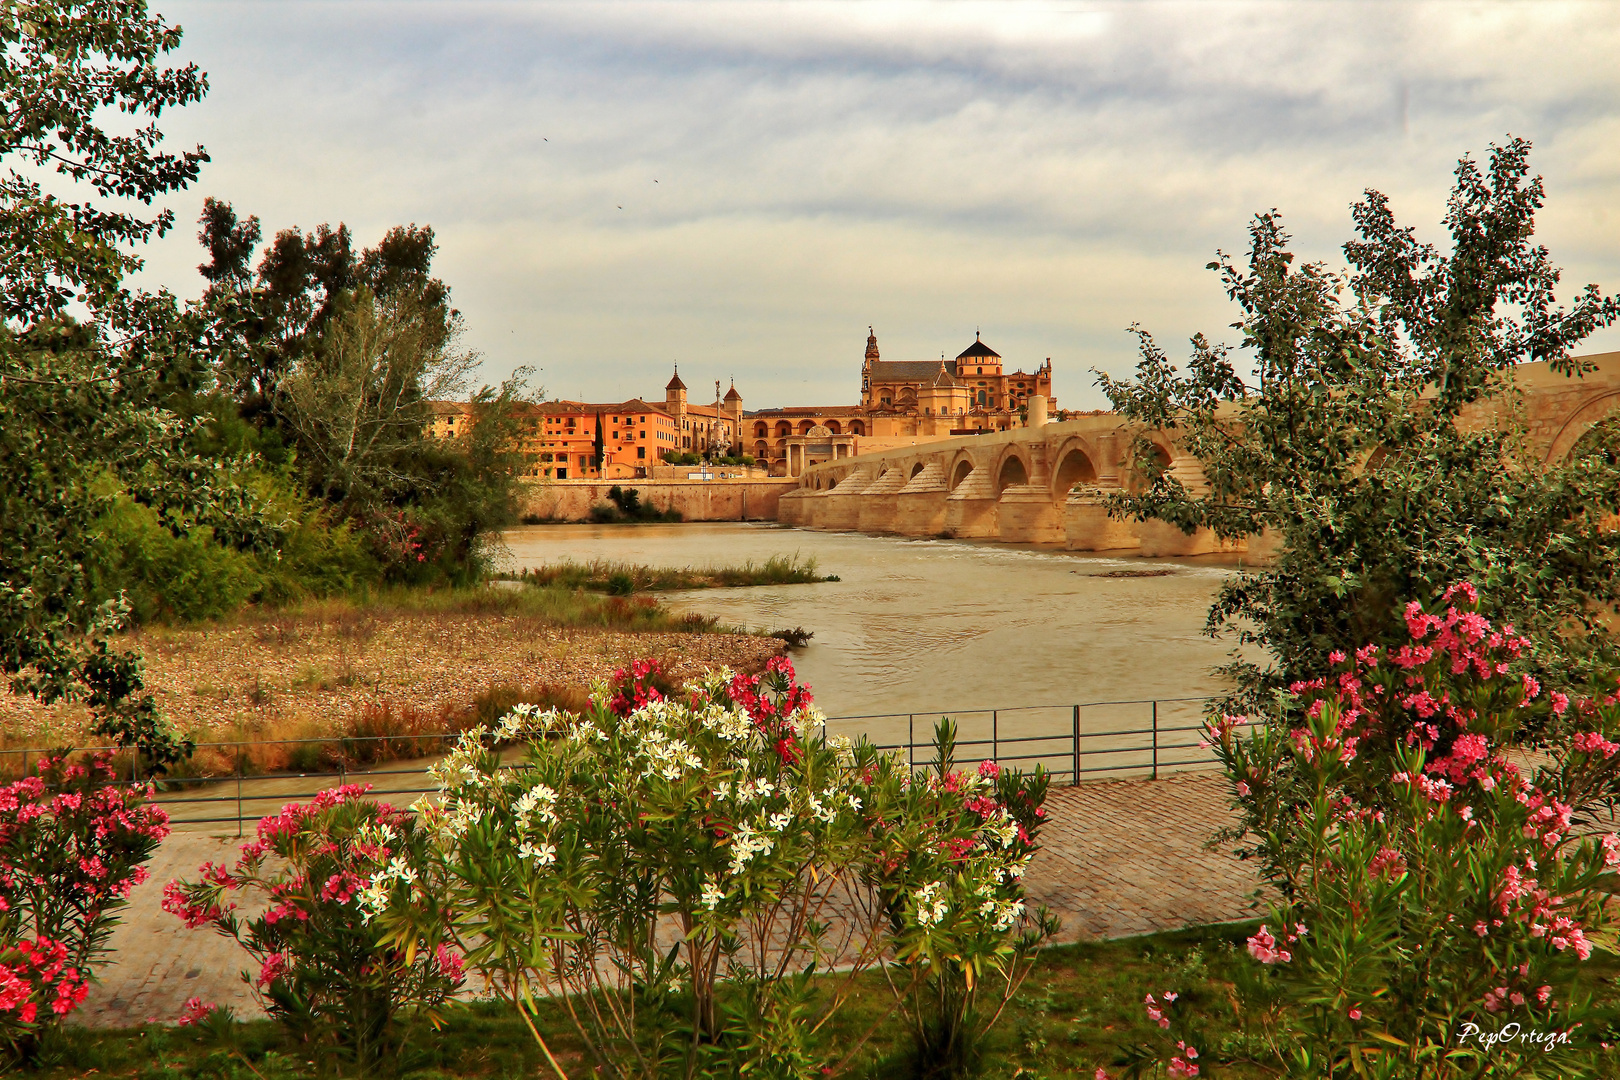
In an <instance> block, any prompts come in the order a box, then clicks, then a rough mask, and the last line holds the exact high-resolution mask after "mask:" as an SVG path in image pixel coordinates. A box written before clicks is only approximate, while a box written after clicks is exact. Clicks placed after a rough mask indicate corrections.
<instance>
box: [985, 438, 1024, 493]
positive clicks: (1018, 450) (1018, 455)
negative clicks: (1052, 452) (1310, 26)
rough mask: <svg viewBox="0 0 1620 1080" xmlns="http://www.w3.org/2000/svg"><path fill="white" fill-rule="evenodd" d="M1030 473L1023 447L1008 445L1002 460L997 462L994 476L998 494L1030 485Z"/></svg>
mask: <svg viewBox="0 0 1620 1080" xmlns="http://www.w3.org/2000/svg"><path fill="white" fill-rule="evenodd" d="M1030 471H1031V470H1030V466H1029V462H1028V461H1026V460H1025V454H1024V449H1023V447H1021V446H1019V445H1018V444H1017V443H1010V444H1008V446H1007V448H1006V449H1004V450H1003V451H1002V452H1001V458H1000V460H999V461H997V462H996V466H995V472H994V474H993V475H994V476H995V478H996V494H997V495H1000V494H1001V493H1002V492H1003V491H1005V490H1007V489H1008V488H1010V487H1013V486H1015V485H1018V484H1027V483H1029V476H1030Z"/></svg>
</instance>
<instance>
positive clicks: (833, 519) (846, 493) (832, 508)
mask: <svg viewBox="0 0 1620 1080" xmlns="http://www.w3.org/2000/svg"><path fill="white" fill-rule="evenodd" d="M876 478H877V477H876V475H875V470H874V468H873V466H871V465H865V464H863V465H857V466H855V467H854V468H853V469H851V470H850V471H849V475H847V476H845V477H844V478H843V479H842V480H840V481H839V482H838V486H837V487H835V488H833V489H832V490H831V491H829V492H827V497H826V499H825V500H824V501H823V502H822V503H821V505H820V507H818V509H819V510H820V515H819V516H820V518H821V520H820V521H816V522H813V524H814V525H816V527H817V528H821V529H831V530H833V531H835V532H853V531H854V530H855V528H856V526H857V525H858V524H859V517H860V511H861V504H860V496H861V492H863V491H865V490H866V489H867V488H868V487H870V486H871V484H872V481H873V480H875V479H876Z"/></svg>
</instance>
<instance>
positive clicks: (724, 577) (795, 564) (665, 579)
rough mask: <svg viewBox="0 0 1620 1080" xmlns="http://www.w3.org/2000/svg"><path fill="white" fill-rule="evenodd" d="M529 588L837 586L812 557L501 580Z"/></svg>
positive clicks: (528, 571)
mask: <svg viewBox="0 0 1620 1080" xmlns="http://www.w3.org/2000/svg"><path fill="white" fill-rule="evenodd" d="M503 576H505V577H507V578H508V579H509V580H514V581H521V582H523V583H524V584H527V585H537V586H542V587H545V586H560V587H563V588H569V589H586V590H589V591H591V592H605V593H612V594H614V595H618V596H626V595H629V594H630V593H637V592H664V591H676V590H682V589H730V588H738V587H742V586H750V585H803V584H811V583H815V582H822V581H837V580H838V576H837V575H836V574H825V575H824V574H819V573H817V572H816V559H815V557H814V556H810V557H808V558H801V557H800V556H799V555H798V554H793V555H772V556H771V557H770V558H768V559H766V560H765V561H764V562H763V563H755V562H754V561H753V560H752V559H750V560H748V561H747V562H744V563H743V564H742V565H740V566H716V567H706V568H704V569H697V568H695V567H691V566H686V567H680V568H676V567H665V566H642V565H639V564H637V563H627V562H614V561H611V560H607V559H594V560H592V561H591V562H588V563H577V562H573V561H572V560H568V559H564V560H561V561H559V562H554V563H548V564H546V565H545V566H536V567H525V568H524V569H523V570H522V571H520V572H519V573H517V574H515V575H503Z"/></svg>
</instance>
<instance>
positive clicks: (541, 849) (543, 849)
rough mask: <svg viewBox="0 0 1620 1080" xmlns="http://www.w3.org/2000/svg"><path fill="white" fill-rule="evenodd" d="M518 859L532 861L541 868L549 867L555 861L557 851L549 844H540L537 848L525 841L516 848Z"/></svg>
mask: <svg viewBox="0 0 1620 1080" xmlns="http://www.w3.org/2000/svg"><path fill="white" fill-rule="evenodd" d="M518 858H520V859H525V860H527V859H533V860H534V861H535V862H537V863H539V864H540V865H541V866H550V865H552V864H553V863H555V862H556V861H557V849H556V848H555V847H554V846H552V845H551V844H541V845H539V846H538V847H536V846H535V845H533V844H531V843H529V842H528V841H527V840H525V841H524V842H523V844H522V846H520V847H519V848H518Z"/></svg>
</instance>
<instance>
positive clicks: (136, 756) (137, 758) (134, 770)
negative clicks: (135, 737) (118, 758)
mask: <svg viewBox="0 0 1620 1080" xmlns="http://www.w3.org/2000/svg"><path fill="white" fill-rule="evenodd" d="M129 752H130V753H131V754H132V755H133V757H132V758H131V760H130V766H129V768H130V773H129V783H130V786H131V787H134V786H135V785H136V784H138V783H140V782H141V744H140V743H135V744H133V745H131V746H130V748H129ZM114 775H117V774H116V773H115V774H114Z"/></svg>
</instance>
